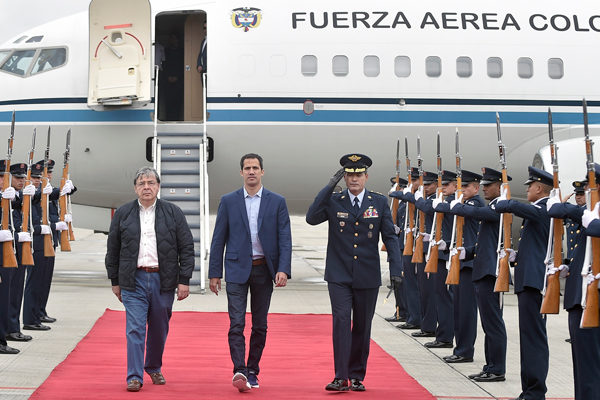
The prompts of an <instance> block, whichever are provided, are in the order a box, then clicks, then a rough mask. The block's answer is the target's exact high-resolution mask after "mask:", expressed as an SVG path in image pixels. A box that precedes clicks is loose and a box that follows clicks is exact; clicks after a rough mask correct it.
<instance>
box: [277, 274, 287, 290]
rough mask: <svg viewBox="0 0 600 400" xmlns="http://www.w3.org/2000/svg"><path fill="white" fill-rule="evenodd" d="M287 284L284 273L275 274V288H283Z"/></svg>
mask: <svg viewBox="0 0 600 400" xmlns="http://www.w3.org/2000/svg"><path fill="white" fill-rule="evenodd" d="M286 284H287V274H286V273H285V272H278V273H277V274H275V286H276V287H284V286H285V285H286Z"/></svg>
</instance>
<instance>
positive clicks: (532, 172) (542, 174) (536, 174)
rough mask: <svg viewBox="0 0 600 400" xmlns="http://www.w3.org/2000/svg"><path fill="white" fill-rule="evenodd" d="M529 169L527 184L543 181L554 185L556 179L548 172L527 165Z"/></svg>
mask: <svg viewBox="0 0 600 400" xmlns="http://www.w3.org/2000/svg"><path fill="white" fill-rule="evenodd" d="M527 169H528V170H529V178H528V179H527V180H526V181H525V185H529V184H530V183H533V182H539V183H543V184H545V185H548V186H552V185H554V179H553V178H552V175H550V174H549V173H548V172H546V171H542V170H541V169H539V168H536V167H531V166H529V167H527Z"/></svg>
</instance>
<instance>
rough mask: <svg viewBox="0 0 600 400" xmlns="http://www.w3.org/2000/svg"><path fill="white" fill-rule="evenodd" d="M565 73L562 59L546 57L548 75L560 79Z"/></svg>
mask: <svg viewBox="0 0 600 400" xmlns="http://www.w3.org/2000/svg"><path fill="white" fill-rule="evenodd" d="M564 74H565V67H564V65H563V60H561V59H560V58H550V59H548V76H549V77H550V78H552V79H560V78H562V77H563V76H564Z"/></svg>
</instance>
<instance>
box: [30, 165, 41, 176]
mask: <svg viewBox="0 0 600 400" xmlns="http://www.w3.org/2000/svg"><path fill="white" fill-rule="evenodd" d="M43 173H44V163H43V162H42V164H37V163H36V164H33V165H32V166H31V177H33V178H40V177H41V176H42V174H43Z"/></svg>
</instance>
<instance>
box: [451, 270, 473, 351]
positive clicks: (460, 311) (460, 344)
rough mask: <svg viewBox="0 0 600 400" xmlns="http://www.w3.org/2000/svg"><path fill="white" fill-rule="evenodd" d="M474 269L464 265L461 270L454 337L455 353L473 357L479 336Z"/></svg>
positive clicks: (456, 295)
mask: <svg viewBox="0 0 600 400" xmlns="http://www.w3.org/2000/svg"><path fill="white" fill-rule="evenodd" d="M472 275H473V269H472V268H468V267H464V268H461V270H460V278H459V279H460V280H459V284H458V285H455V286H454V288H453V289H452V290H453V293H454V338H455V339H456V347H455V348H454V352H453V353H454V355H457V356H462V357H466V358H473V353H475V339H476V338H477V302H476V301H475V288H474V286H473V280H472Z"/></svg>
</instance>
